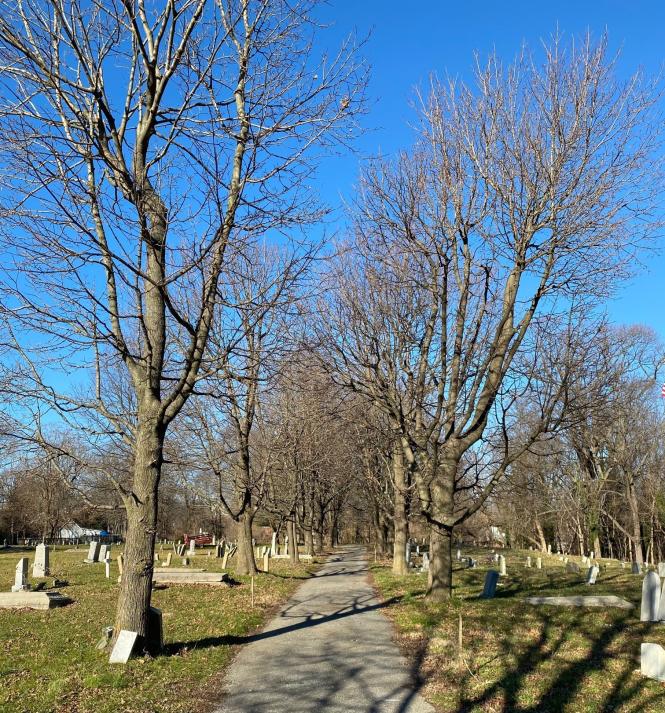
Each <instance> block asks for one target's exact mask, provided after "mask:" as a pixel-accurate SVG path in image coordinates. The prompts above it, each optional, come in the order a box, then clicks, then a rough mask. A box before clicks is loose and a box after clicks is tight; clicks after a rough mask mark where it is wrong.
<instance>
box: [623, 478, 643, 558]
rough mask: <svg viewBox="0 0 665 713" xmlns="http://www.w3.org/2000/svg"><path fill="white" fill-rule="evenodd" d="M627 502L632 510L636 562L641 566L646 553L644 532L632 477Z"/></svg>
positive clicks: (627, 484) (628, 487)
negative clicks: (644, 550)
mask: <svg viewBox="0 0 665 713" xmlns="http://www.w3.org/2000/svg"><path fill="white" fill-rule="evenodd" d="M626 500H627V501H628V509H629V510H630V517H631V525H632V531H633V537H632V540H633V543H632V544H633V549H634V552H635V562H637V563H638V564H640V565H641V564H643V562H644V553H643V550H642V530H641V528H640V508H639V505H638V502H637V494H636V493H635V485H634V483H633V481H632V478H630V477H629V478H628V482H627V483H626Z"/></svg>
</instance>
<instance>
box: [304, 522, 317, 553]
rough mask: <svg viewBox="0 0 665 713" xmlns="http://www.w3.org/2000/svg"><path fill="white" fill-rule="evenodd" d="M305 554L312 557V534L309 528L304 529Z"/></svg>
mask: <svg viewBox="0 0 665 713" xmlns="http://www.w3.org/2000/svg"><path fill="white" fill-rule="evenodd" d="M305 553H306V554H308V555H312V557H313V556H314V554H315V552H314V534H313V533H312V528H311V527H306V528H305Z"/></svg>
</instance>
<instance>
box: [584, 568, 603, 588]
mask: <svg viewBox="0 0 665 713" xmlns="http://www.w3.org/2000/svg"><path fill="white" fill-rule="evenodd" d="M598 572H600V570H599V569H598V567H596V565H593V566H591V567H589V571H588V572H587V574H586V583H587V584H595V583H596V578H597V577H598Z"/></svg>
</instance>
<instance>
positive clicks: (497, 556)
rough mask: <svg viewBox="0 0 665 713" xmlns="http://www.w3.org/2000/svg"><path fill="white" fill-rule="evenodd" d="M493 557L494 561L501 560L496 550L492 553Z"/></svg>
mask: <svg viewBox="0 0 665 713" xmlns="http://www.w3.org/2000/svg"><path fill="white" fill-rule="evenodd" d="M492 559H493V560H494V562H498V561H499V555H498V554H497V553H496V552H495V553H494V554H493V555H492Z"/></svg>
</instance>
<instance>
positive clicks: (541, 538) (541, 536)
mask: <svg viewBox="0 0 665 713" xmlns="http://www.w3.org/2000/svg"><path fill="white" fill-rule="evenodd" d="M534 527H535V528H536V536H537V538H538V546H539V547H540V551H541V552H547V540H546V539H545V533H544V532H543V526H542V525H541V524H540V520H536V521H535V522H534Z"/></svg>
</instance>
